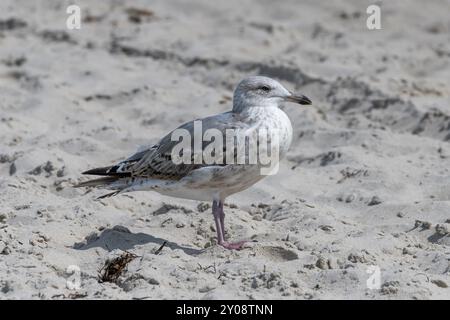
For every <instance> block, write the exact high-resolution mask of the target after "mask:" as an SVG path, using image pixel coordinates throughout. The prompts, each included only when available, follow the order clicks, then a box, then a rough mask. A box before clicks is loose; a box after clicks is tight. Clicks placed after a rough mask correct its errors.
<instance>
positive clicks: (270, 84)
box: [78, 76, 310, 249]
mask: <svg viewBox="0 0 450 320" xmlns="http://www.w3.org/2000/svg"><path fill="white" fill-rule="evenodd" d="M283 101H293V102H297V103H300V104H310V101H309V99H308V98H306V97H304V96H301V95H293V94H292V93H291V92H289V91H288V90H287V89H285V88H284V87H283V86H282V85H281V84H280V83H278V82H277V81H275V80H273V79H270V78H266V77H260V76H257V77H249V78H246V79H244V80H242V81H241V82H240V83H239V84H238V86H237V88H236V90H235V92H234V97H233V109H232V111H229V112H225V113H221V114H218V115H214V116H210V117H206V118H203V119H199V120H200V121H201V124H202V130H203V131H202V133H203V132H205V131H206V130H208V129H213V128H214V129H217V130H219V131H220V132H221V133H223V134H224V136H225V132H226V130H227V129H228V130H229V129H233V130H235V134H236V136H237V138H238V139H245V137H246V136H247V137H249V136H251V135H250V133H252V132H257V131H258V130H260V129H266V130H268V132H269V133H271V132H275V133H276V134H277V136H278V142H279V154H278V157H276V159H275V160H276V161H277V162H278V161H279V160H280V159H281V158H282V157H283V156H284V155H285V154H286V152H287V150H288V149H289V146H290V144H291V140H292V126H291V122H290V121H289V118H288V116H287V115H286V114H285V113H284V112H283V111H282V110H281V109H279V108H278V107H279V105H280V104H281V103H282V102H283ZM197 121H198V120H197ZM177 129H185V130H187V132H189V133H190V134H191V137H192V138H194V121H190V122H187V123H185V124H183V125H181V126H180V127H179V128H177ZM177 129H175V130H177ZM172 132H173V131H172ZM172 132H171V133H169V134H167V135H166V136H164V137H163V138H162V139H161V140H160V142H159V143H157V144H155V145H153V146H151V147H149V148H147V149H144V150H141V151H139V152H137V153H135V154H134V155H132V156H131V157H129V158H128V159H126V160H124V161H122V162H120V163H118V164H116V165H114V166H111V167H104V168H98V169H93V170H89V171H87V172H85V173H86V174H95V175H103V176H106V177H105V178H100V179H96V180H91V181H87V182H84V183H81V184H79V185H78V186H97V187H103V188H107V189H111V190H116V191H115V192H113V193H110V194H108V195H106V196H111V195H116V194H119V193H124V192H131V191H144V190H151V191H156V192H159V193H161V194H164V195H168V196H173V197H179V198H187V199H193V200H203V201H210V200H213V201H214V203H215V205H214V206H213V208H216V211H215V212H213V213H214V216H215V218H216V217H218V216H221V215H222V216H223V215H224V214H223V202H224V200H225V198H226V197H228V196H229V195H231V194H234V193H237V192H240V191H242V190H245V189H247V188H249V187H250V186H252V185H253V184H255V183H256V182H258V181H259V180H261V179H262V178H264V177H265V174H262V173H261V168H262V165H261V164H260V163H256V164H237V163H236V162H232V163H219V164H217V163H216V164H207V163H204V162H203V163H198V164H195V163H182V164H176V163H174V161H172V160H173V159H172V150H173V148H174V147H175V146H176V145H177V144H178V141H172V140H171V136H172ZM202 136H203V134H202ZM255 140H256V139H255ZM192 143H193V142H192ZM209 143H210V142H209V141H208V142H203V143H202V150H204V149H205V147H206V146H207V145H208V144H209ZM249 143H257V142H256V141H253V140H251V139H250V142H249ZM223 146H224V147H223V159H225V158H226V154H227V153H229V152H234V154H236V145H235V146H234V147H233V150H230V149H228V150H227V148H226V145H225V143H224V144H223ZM247 157H248V155H247V154H246V159H247ZM234 159H235V158H234ZM271 165H272V166H274V165H276V164H274V163H273V164H271ZM221 208H222V209H221ZM220 212H221V214H220ZM217 219H218V220H217V221H219V222H217V221H216V223H219V224H220V221H221V219H219V218H217ZM222 220H223V218H222ZM222 224H223V221H222ZM223 229H224V226H223V225H219V226H218V238H219V244H225V245H224V246H226V242H225V241H224V232H223ZM219 233H220V234H219ZM230 248H231V249H233V248H234V249H236V248H235V247H234V246H233V245H230Z"/></svg>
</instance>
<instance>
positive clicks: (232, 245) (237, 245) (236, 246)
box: [219, 241, 247, 250]
mask: <svg viewBox="0 0 450 320" xmlns="http://www.w3.org/2000/svg"><path fill="white" fill-rule="evenodd" d="M245 243H247V241H239V242H227V241H224V242H221V243H219V245H221V246H222V247H224V248H225V249H228V250H241V249H243V247H244V244H245Z"/></svg>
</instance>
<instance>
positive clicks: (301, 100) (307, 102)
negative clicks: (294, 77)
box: [298, 96, 312, 105]
mask: <svg viewBox="0 0 450 320" xmlns="http://www.w3.org/2000/svg"><path fill="white" fill-rule="evenodd" d="M298 103H299V104H302V105H311V104H312V101H311V99H309V98H308V97H307V96H300V97H299V99H298Z"/></svg>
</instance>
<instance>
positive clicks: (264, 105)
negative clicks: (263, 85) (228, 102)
mask: <svg viewBox="0 0 450 320" xmlns="http://www.w3.org/2000/svg"><path fill="white" fill-rule="evenodd" d="M278 107H279V106H278V104H277V103H274V102H272V101H267V102H257V103H248V102H246V101H245V102H236V101H235V102H234V103H233V110H232V111H233V112H235V113H253V112H258V113H259V112H265V110H263V109H267V110H266V111H267V112H270V111H271V110H274V109H278Z"/></svg>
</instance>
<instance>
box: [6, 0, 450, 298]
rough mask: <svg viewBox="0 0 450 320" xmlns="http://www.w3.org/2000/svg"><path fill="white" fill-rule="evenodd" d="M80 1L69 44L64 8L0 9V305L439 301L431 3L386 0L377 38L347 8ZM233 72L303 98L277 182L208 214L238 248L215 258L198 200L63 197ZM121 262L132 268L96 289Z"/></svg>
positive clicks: (443, 5)
mask: <svg viewBox="0 0 450 320" xmlns="http://www.w3.org/2000/svg"><path fill="white" fill-rule="evenodd" d="M78 2H79V3H80V4H81V8H82V13H83V14H84V18H85V19H86V16H87V12H89V19H88V20H89V21H85V22H83V24H82V29H81V30H73V31H71V30H67V29H65V19H66V17H67V15H66V14H65V6H63V5H56V4H55V3H54V2H52V1H25V0H21V1H17V0H4V1H1V2H0V12H1V14H0V141H1V145H0V155H1V156H0V252H1V253H2V254H1V255H0V298H6V299H11V298H34V299H37V298H44V299H49V298H77V297H78V298H83V297H85V298H107V299H111V298H112V299H116V298H120V299H122V298H124V299H131V298H149V299H161V298H169V299H173V298H177V299H178V298H188V299H192V298H194V299H218V298H230V299H253V298H260V299H268V298H281V299H311V298H312V299H324V298H331V299H339V298H355V299H373V298H375V299H399V298H404V299H437V298H447V299H448V298H450V289H449V288H448V287H447V286H448V285H450V277H449V275H450V266H449V261H450V247H449V246H450V235H449V232H450V220H449V219H450V183H449V182H450V173H449V167H450V166H449V165H450V145H449V143H448V141H450V104H449V101H450V90H449V85H448V84H449V80H450V77H449V74H450V41H449V34H450V24H449V20H448V12H449V9H450V5H449V3H448V1H432V2H429V3H427V4H426V5H425V4H423V2H421V1H396V2H395V3H392V2H386V3H383V4H382V27H383V29H382V30H377V31H369V30H367V28H366V27H365V19H366V14H365V10H366V7H367V5H368V4H369V2H367V3H364V2H361V1H356V0H355V1H332V2H323V3H322V2H321V4H318V1H312V0H311V1H305V2H304V3H303V4H301V5H300V4H298V3H297V1H283V3H279V4H277V5H276V6H275V5H273V4H272V2H266V3H265V4H261V3H260V2H259V1H256V0H255V1H244V4H242V9H240V10H237V9H236V7H235V5H234V4H233V2H235V3H240V2H241V1H222V2H215V3H214V4H212V3H211V2H210V1H207V0H204V1H196V2H195V3H191V2H189V4H188V3H186V2H185V1H170V3H169V2H167V1H163V0H161V1H155V2H152V4H151V5H149V4H147V3H146V1H133V4H130V3H129V2H126V1H124V0H123V1H111V4H108V2H107V1H102V2H100V1H99V2H96V3H95V4H94V3H93V2H92V1H87V0H86V1H78ZM425 6H426V10H425V8H424V7H425ZM130 7H133V8H140V9H147V10H151V12H153V15H151V16H142V15H141V16H140V17H131V20H130V14H127V12H126V9H127V8H130ZM10 18H11V19H12V18H14V19H15V20H9V22H8V19H10ZM139 19H140V20H141V21H140V23H136V20H139ZM132 20H133V21H135V22H133V21H132ZM21 21H23V22H25V23H26V25H25V26H24V25H23V24H21ZM250 74H264V75H268V76H272V77H274V78H276V79H278V80H279V81H281V82H282V83H283V84H284V85H285V86H286V87H288V88H290V89H295V90H296V91H299V92H301V93H303V94H305V95H307V96H308V97H309V98H311V100H313V103H314V107H312V108H307V107H301V106H296V105H288V106H286V108H285V111H286V112H287V113H288V114H289V116H290V118H291V121H292V123H293V125H294V141H293V144H292V147H291V150H290V153H289V154H288V157H287V159H285V160H284V161H283V162H282V165H281V170H280V173H279V174H278V175H276V176H271V177H268V178H267V179H265V180H263V181H262V182H260V183H258V184H257V185H256V186H254V187H253V188H252V189H250V190H248V191H246V192H243V193H241V194H239V195H236V196H234V197H232V198H230V199H229V202H228V206H227V207H226V208H225V210H226V214H227V218H226V219H227V226H229V230H228V234H229V237H231V238H232V239H233V240H239V239H244V238H253V239H254V240H255V241H257V242H254V243H252V247H251V248H249V249H245V250H243V251H239V252H236V251H234V252H232V251H227V250H225V249H223V248H220V247H217V246H216V245H215V244H214V239H215V231H214V230H213V225H214V223H213V219H212V215H211V212H210V209H207V210H206V211H204V212H201V211H202V210H199V208H198V207H197V206H198V202H195V201H187V200H179V199H173V198H166V197H162V196H160V195H158V194H155V193H150V192H147V193H133V194H129V195H125V196H118V197H115V198H111V199H105V200H102V201H101V202H96V201H94V200H93V199H94V198H95V197H96V196H98V195H100V194H102V193H101V191H97V190H95V191H93V192H90V193H87V194H85V195H84V194H83V193H84V190H79V189H73V188H72V187H71V185H73V184H74V183H76V182H78V181H81V179H82V177H81V176H80V172H81V171H83V170H86V169H89V168H92V167H95V166H103V165H107V164H109V163H111V161H113V160H120V159H123V158H124V157H126V156H128V155H130V154H131V153H132V152H133V151H135V149H136V148H137V147H138V146H139V145H142V144H149V143H152V142H154V141H155V139H156V138H158V137H159V136H161V135H162V134H164V133H166V132H168V131H169V130H170V129H172V127H171V126H173V124H181V123H183V122H185V121H188V120H191V119H193V118H196V117H203V116H206V115H210V114H214V113H217V112H223V111H226V110H228V109H230V107H231V102H230V100H229V99H230V97H231V94H232V90H233V87H234V85H235V84H236V83H237V81H238V80H240V79H241V78H243V77H245V76H247V75H250ZM149 101H153V102H152V104H150V103H149ZM374 197H375V198H374ZM164 203H165V204H168V205H169V206H166V207H164V208H163V209H162V210H159V211H158V209H160V208H161V207H163V205H164ZM230 205H232V208H230ZM171 206H172V207H171ZM170 208H172V209H171V210H169V211H168V212H166V213H164V214H158V213H161V212H164V211H167V209H170ZM164 209H166V210H164ZM200 209H202V208H200ZM416 220H420V221H422V222H416ZM415 226H417V227H415ZM163 241H167V242H168V245H167V246H166V247H165V248H164V249H163V250H162V251H161V253H160V254H158V255H155V254H154V251H155V250H156V249H157V248H159V247H160V245H161V243H162V242H163ZM211 245H212V246H211ZM204 248H206V249H204ZM121 250H129V251H130V252H133V253H134V254H136V255H138V256H140V258H138V259H135V260H134V261H132V262H131V263H130V264H129V266H128V270H127V271H126V272H125V273H124V274H123V276H122V277H121V278H120V281H119V283H118V284H112V283H98V281H97V271H98V269H99V268H100V267H101V266H102V265H103V263H104V262H105V260H106V259H108V258H112V257H116V256H118V255H119V254H120V253H121ZM69 265H77V266H79V268H80V270H81V287H80V288H79V289H77V290H70V289H68V288H67V283H66V281H67V279H69V280H71V279H73V278H72V277H70V275H69V274H68V273H67V272H66V270H67V267H68V266H69ZM371 265H376V266H378V267H379V268H380V270H381V289H380V290H376V289H375V290H370V289H368V288H367V285H366V280H367V278H368V277H369V274H368V273H366V271H367V269H368V267H369V266H371Z"/></svg>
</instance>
